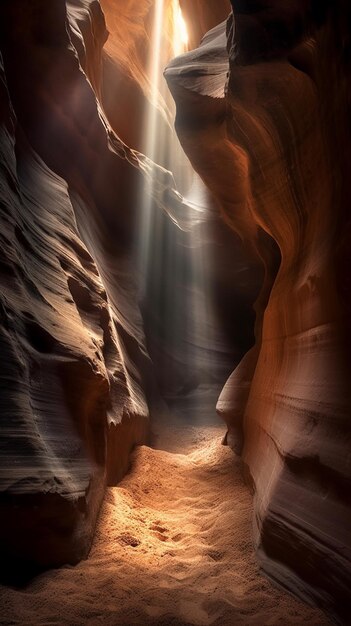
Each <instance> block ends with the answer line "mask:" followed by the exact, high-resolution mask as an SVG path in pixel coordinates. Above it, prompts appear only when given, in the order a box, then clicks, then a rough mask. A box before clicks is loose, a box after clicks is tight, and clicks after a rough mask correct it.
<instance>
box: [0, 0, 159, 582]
mask: <svg viewBox="0 0 351 626" xmlns="http://www.w3.org/2000/svg"><path fill="white" fill-rule="evenodd" d="M67 9H68V14H66V10H65V6H64V4H63V3H61V2H57V1H54V2H51V3H46V2H44V1H39V0H36V2H33V3H30V4H28V3H27V4H25V3H23V2H20V1H19V2H17V1H16V2H4V3H2V5H1V9H0V13H1V16H0V21H1V24H2V25H6V26H2V32H1V50H2V54H3V59H4V65H2V66H1V110H0V111H1V120H0V121H1V142H0V145H1V150H2V154H1V283H2V293H1V354H2V359H1V373H0V380H1V383H0V384H1V403H2V419H3V424H4V426H3V427H2V430H1V437H2V454H1V472H0V488H1V503H0V507H1V562H2V567H3V568H4V570H6V569H7V570H8V567H9V564H8V561H10V569H11V568H12V570H13V572H15V570H16V559H20V560H21V561H22V566H21V568H23V567H24V566H23V562H24V564H25V565H30V564H31V562H33V563H35V564H36V566H37V567H38V566H39V567H41V566H52V565H57V564H61V563H62V562H71V563H72V562H76V561H77V560H78V559H80V558H82V557H83V556H85V555H86V554H87V552H88V550H89V547H90V543H91V539H92V533H93V529H94V525H95V521H96V516H97V512H98V510H99V506H100V503H101V500H102V496H103V493H104V489H105V486H106V483H114V482H115V481H116V480H118V479H119V478H121V476H123V474H124V473H125V471H126V470H127V467H128V457H129V452H130V450H131V449H132V447H133V446H134V445H135V444H136V443H142V442H145V441H146V438H147V431H148V407H147V402H146V398H145V393H144V390H146V393H148V392H151V393H152V391H151V389H152V385H153V383H152V374H151V368H150V361H149V358H148V356H147V354H146V349H145V345H144V336H143V331H142V323H141V316H140V313H139V311H138V307H137V301H136V289H135V286H134V285H133V281H132V280H131V275H132V272H131V266H130V259H129V256H128V253H127V248H126V241H127V240H128V237H129V234H128V233H129V232H130V228H131V226H130V223H131V222H132V220H133V215H132V214H131V211H130V208H129V207H130V204H131V202H132V199H131V194H130V187H129V186H128V185H129V182H130V183H131V188H133V184H134V183H135V177H136V178H137V179H138V177H141V176H142V173H141V171H140V169H138V161H137V158H136V157H135V156H134V155H133V154H132V153H131V151H129V150H128V149H127V148H126V146H124V144H123V143H122V142H121V141H119V140H118V138H117V137H116V136H114V135H113V133H112V132H110V133H109V135H107V133H106V127H105V125H104V124H103V121H102V119H101V118H100V117H99V111H98V107H97V103H96V98H95V94H94V92H93V90H92V87H91V86H92V85H93V86H94V87H95V89H96V93H97V92H98V89H99V71H100V70H99V67H100V66H101V48H102V45H103V43H104V40H105V38H106V30H105V26H104V19H103V15H102V13H101V9H100V5H99V4H98V3H97V2H84V3H77V2H69V3H67ZM68 24H69V25H70V29H69V30H67V25H68ZM68 33H69V34H70V36H71V39H70V38H69V36H68ZM72 42H73V43H74V44H75V46H76V47H77V50H78V54H79V60H80V64H79V63H78V58H77V54H76V51H75V48H74V47H73V45H72ZM4 68H5V71H4ZM83 69H84V71H85V72H86V73H87V76H88V77H89V81H90V82H88V80H87V77H86V75H85V74H84V73H83V71H82V70H83ZM109 139H110V142H109ZM127 187H128V189H127ZM127 198H128V200H127ZM117 199H118V202H119V205H120V206H121V211H120V212H119V213H118V214H116V211H115V206H116V201H117ZM122 208H123V210H122ZM112 234H113V236H112ZM111 236H112V237H111ZM111 241H114V245H113V246H111ZM8 573H9V572H8V571H7V574H8ZM10 576H11V572H10Z"/></svg>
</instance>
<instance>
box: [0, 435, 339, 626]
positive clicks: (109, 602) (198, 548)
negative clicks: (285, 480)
mask: <svg viewBox="0 0 351 626" xmlns="http://www.w3.org/2000/svg"><path fill="white" fill-rule="evenodd" d="M156 432H157V434H158V437H157V438H156V439H155V445H157V446H158V447H163V448H167V449H168V450H171V451H164V450H155V449H151V448H148V447H145V446H143V447H141V448H139V449H137V450H136V452H135V454H134V457H133V467H132V471H131V473H130V474H129V475H128V476H127V477H126V478H125V479H124V480H123V481H122V482H121V483H120V485H119V487H114V488H111V489H109V490H108V493H107V496H106V500H105V504H104V506H103V510H102V513H101V516H100V521H99V524H98V529H97V534H96V538H95V543H94V546H93V549H92V552H91V554H90V557H89V559H88V560H87V561H85V562H82V563H80V564H79V565H78V566H76V567H67V568H63V569H61V570H56V571H51V572H49V573H46V574H44V575H42V576H41V577H39V578H38V579H37V580H36V581H35V582H34V583H32V584H31V585H30V586H29V587H28V588H26V589H25V590H21V591H15V590H8V589H4V588H3V589H2V592H1V596H0V603H1V606H2V607H3V609H2V621H1V624H26V626H40V625H44V624H45V626H53V625H54V624H60V625H61V624H70V625H71V626H75V625H78V624H107V625H111V626H112V625H114V626H115V625H118V624H123V625H132V624H150V625H151V624H155V625H159V626H161V625H164V626H166V624H172V625H179V626H180V625H181V624H183V625H190V624H194V625H195V624H196V625H204V626H205V625H207V624H217V625H218V626H229V625H237V624H242V625H251V624H255V625H257V626H262V625H273V624H284V625H296V624H306V623H309V624H310V625H311V626H312V625H314V626H324V625H326V624H328V623H329V622H328V621H327V620H326V618H325V617H324V616H323V615H322V614H321V613H319V612H318V611H317V610H314V609H311V608H309V607H307V606H305V605H303V604H302V603H300V602H298V601H297V600H295V599H293V598H292V597H290V596H289V595H287V594H285V593H284V592H282V591H279V590H277V589H276V588H274V587H273V586H272V585H271V583H270V582H269V581H268V580H267V579H266V578H264V577H263V576H262V575H261V574H260V573H259V572H258V568H257V565H256V562H255V557H254V554H253V551H252V547H251V515H252V499H251V495H250V493H249V491H248V489H247V487H246V486H245V484H244V483H243V480H242V477H241V473H240V465H239V461H238V459H237V458H235V456H234V455H233V453H232V452H231V450H230V449H229V448H227V447H224V446H222V445H221V439H222V437H223V428H222V427H221V425H217V424H216V425H213V424H209V425H207V426H203V427H198V428H195V427H186V426H182V424H181V423H179V424H178V425H175V426H173V427H170V426H169V425H168V427H167V428H163V427H162V426H159V427H158V428H156ZM179 450H182V451H183V452H184V451H185V452H186V453H187V454H180V453H178V451H179Z"/></svg>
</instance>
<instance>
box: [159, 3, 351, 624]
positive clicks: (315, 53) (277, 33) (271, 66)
mask: <svg viewBox="0 0 351 626" xmlns="http://www.w3.org/2000/svg"><path fill="white" fill-rule="evenodd" d="M232 5H233V13H232V14H231V16H230V17H229V19H228V21H227V22H224V23H223V24H222V25H221V26H218V27H216V28H215V29H213V30H212V31H210V32H209V33H208V34H207V35H206V36H205V37H204V39H203V41H202V43H201V46H200V47H199V48H198V49H196V50H194V51H191V52H189V53H188V54H187V55H184V56H182V57H180V58H178V59H175V60H174V61H173V62H172V63H171V64H170V65H169V67H168V68H167V71H166V77H167V80H168V83H169V85H170V88H171V90H172V93H173V95H174V98H175V100H176V103H177V120H176V125H177V130H178V133H179V136H180V139H181V142H182V145H183V147H184V149H185V151H186V152H187V154H188V156H189V157H190V160H191V162H192V164H193V166H194V167H195V169H196V170H197V171H198V173H199V174H200V176H201V177H202V179H203V180H204V181H205V182H206V184H207V185H208V186H209V188H210V189H211V192H212V194H213V195H214V197H215V198H216V199H217V200H218V202H219V204H220V210H221V213H222V216H223V218H224V220H225V221H226V223H227V224H229V225H230V227H231V228H232V229H233V231H235V232H236V233H237V234H238V235H239V236H240V237H241V238H242V239H243V241H244V244H245V245H246V247H247V250H248V253H249V254H250V255H252V258H257V259H258V258H260V259H261V263H262V266H263V267H264V268H265V280H264V284H263V288H262V291H261V294H260V296H259V298H258V300H257V302H256V306H255V309H256V328H255V335H256V342H255V346H254V348H252V350H251V351H250V352H249V353H248V354H247V355H246V356H245V358H244V359H243V361H242V362H241V363H240V365H239V366H238V367H237V369H236V370H235V371H234V373H233V374H232V375H231V376H230V378H229V380H228V382H227V384H226V386H225V388H224V390H223V392H222V394H221V396H220V398H219V401H218V407H217V408H218V412H219V414H220V415H221V416H222V417H223V418H224V420H225V421H226V422H227V425H228V434H227V441H228V443H229V444H230V445H231V446H232V447H233V448H234V450H236V451H237V452H239V453H241V454H242V458H243V461H244V464H245V467H246V473H247V476H248V479H249V480H250V482H251V483H252V486H253V489H254V493H255V496H254V497H255V514H254V539H255V544H256V548H257V553H258V556H259V559H260V562H261V565H262V567H263V569H264V570H265V571H266V572H267V573H268V574H269V575H270V576H271V577H272V578H274V579H275V580H276V581H277V582H278V583H279V584H281V585H282V586H283V587H285V588H287V589H289V590H290V591H292V592H293V593H296V594H298V595H300V596H301V597H303V598H304V599H306V600H307V601H312V602H315V603H317V604H318V605H319V606H322V607H324V608H326V609H327V610H328V611H330V612H331V614H332V615H333V616H334V618H335V619H336V620H337V621H340V623H349V622H348V619H349V617H350V584H351V581H350V570H351V567H350V565H351V564H350V561H351V541H350V540H351V534H350V527H351V526H350V524H351V509H350V496H349V494H350V478H351V468H350V434H351V429H350V400H351V398H350V385H349V380H350V350H349V348H350V289H349V284H350V283H349V263H348V259H349V252H348V250H349V245H350V221H349V220H350V218H349V205H350V203H349V196H350V190H349V185H348V175H347V168H348V163H349V152H350V145H351V144H350V121H349V114H348V111H349V105H350V87H349V79H350V75H349V67H350V66H349V58H350V8H349V6H348V4H347V3H346V2H342V1H341V2H335V3H327V2H323V3H318V4H317V3H313V2H299V1H297V0H296V1H295V2H289V3H284V7H283V6H282V3H279V2H266V1H265V0H262V1H253V2H251V1H245V0H243V1H235V0H233V2H232Z"/></svg>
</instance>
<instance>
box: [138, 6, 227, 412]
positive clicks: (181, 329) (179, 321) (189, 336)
mask: <svg viewBox="0 0 351 626" xmlns="http://www.w3.org/2000/svg"><path fill="white" fill-rule="evenodd" d="M167 6H169V5H167ZM188 40H189V38H188V32H187V27H186V24H185V21H184V18H183V15H182V12H181V9H180V6H179V0H172V4H171V7H170V10H169V11H168V10H166V2H165V0H155V2H154V14H153V27H152V34H151V40H150V46H149V49H150V58H149V65H148V78H149V82H150V93H149V100H148V105H147V110H146V111H145V136H144V142H143V150H142V151H143V153H144V154H145V155H146V157H147V158H148V159H149V161H147V163H146V165H145V170H147V171H148V174H149V175H148V176H147V177H146V182H145V184H144V187H143V189H142V192H141V207H140V209H141V210H140V219H139V233H138V241H137V258H138V264H139V273H140V276H141V281H140V287H139V300H140V302H141V305H142V307H143V302H144V303H145V302H149V303H150V302H152V305H151V308H152V312H151V314H152V315H153V316H154V318H155V320H156V321H157V323H158V324H159V326H158V328H159V332H160V338H159V341H160V344H161V345H162V349H164V350H165V351H166V352H167V351H168V355H169V356H170V358H169V360H168V361H167V358H168V357H165V368H164V369H167V368H169V370H170V371H169V372H166V377H167V381H168V383H169V385H170V388H172V384H173V383H174V385H175V383H176V382H177V381H178V380H179V369H180V370H184V371H185V374H184V380H185V387H184V390H182V389H177V388H176V387H174V397H176V398H179V397H181V396H182V395H183V396H186V395H187V393H188V392H187V389H186V387H187V388H189V380H190V379H191V378H193V379H194V380H195V379H196V380H197V383H196V384H197V385H198V384H199V385H200V389H199V393H197V392H195V394H194V395H191V394H190V396H191V397H190V396H189V395H188V396H187V397H189V404H188V405H187V406H185V407H184V408H185V412H187V411H189V410H191V412H192V415H193V416H194V414H195V418H196V412H197V409H198V406H197V405H198V402H202V398H201V397H200V396H201V394H202V387H201V384H202V382H203V381H204V385H205V387H206V384H208V383H209V381H210V378H211V376H209V375H208V369H209V367H210V366H209V361H211V359H210V358H209V354H210V352H209V351H213V355H214V354H218V350H217V348H218V342H217V338H216V337H215V336H214V335H213V328H215V327H216V324H215V320H214V314H213V311H212V303H211V294H210V293H209V287H208V276H209V269H208V267H209V263H210V260H209V259H208V258H206V259H205V258H204V257H205V255H204V252H203V251H204V247H203V242H200V241H199V230H198V229H196V228H195V222H196V221H197V220H198V218H199V216H200V221H201V220H202V221H203V217H201V216H205V219H208V218H207V217H206V216H207V215H208V209H209V203H208V196H207V191H206V188H205V185H204V184H203V183H202V181H201V180H200V178H199V177H198V176H197V175H196V174H195V172H194V170H193V168H192V166H191V164H190V162H189V160H188V158H187V156H186V155H185V153H184V151H183V149H182V147H181V146H180V143H179V140H178V137H177V135H176V132H175V129H174V119H175V105H174V102H173V99H172V97H171V94H170V92H169V90H168V87H167V84H166V81H165V79H164V77H163V70H164V67H165V66H166V64H167V62H168V61H169V60H170V59H171V58H172V57H174V56H179V55H181V54H184V53H185V52H186V51H187V46H188ZM167 55H168V57H167ZM154 163H156V164H159V165H161V166H162V167H164V168H165V169H168V170H170V171H171V172H172V173H173V176H174V179H175V182H176V185H177V189H178V190H179V192H180V193H181V194H182V196H183V198H185V200H184V202H183V207H184V210H185V211H186V212H187V213H188V214H189V218H188V222H189V224H190V226H192V227H193V228H194V230H193V232H190V233H187V235H186V236H184V233H182V232H181V231H180V230H178V229H177V228H175V226H174V224H173V223H170V220H169V219H168V217H167V218H165V214H164V213H163V212H162V209H160V208H159V207H158V206H157V203H156V202H155V198H156V196H157V194H158V193H159V192H160V190H161V192H162V188H163V185H164V188H166V186H167V185H165V184H164V181H163V180H162V168H160V167H155V166H154V165H153V164H154ZM164 172H165V173H164V180H165V181H166V182H167V181H168V185H169V182H170V181H169V179H167V177H166V174H167V172H166V171H165V170H164ZM173 184H174V181H173ZM179 197H180V198H181V196H179ZM166 210H167V207H166ZM171 217H172V215H171ZM174 221H175V223H177V219H176V218H175V219H174ZM204 232H205V231H204V230H202V231H201V234H202V235H203V234H204ZM201 234H200V237H201ZM207 250H208V249H207ZM207 254H208V253H207ZM161 358H162V357H161ZM172 363H176V365H174V366H173V365H172ZM173 367H174V368H175V370H174V371H175V372H176V373H175V374H174V371H173V369H172V368H173ZM172 372H173V373H172ZM172 377H173V378H172ZM180 378H181V376H180ZM187 379H188V382H187ZM190 387H191V384H190ZM206 393H207V392H206ZM215 401H216V399H215V398H212V399H211V401H210V403H211V406H209V410H211V411H212V414H213V413H214V405H215ZM186 403H187V400H186V402H185V405H186ZM198 413H199V415H200V414H201V412H200V411H198Z"/></svg>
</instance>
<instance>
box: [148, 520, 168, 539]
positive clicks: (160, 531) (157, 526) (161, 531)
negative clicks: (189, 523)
mask: <svg viewBox="0 0 351 626" xmlns="http://www.w3.org/2000/svg"><path fill="white" fill-rule="evenodd" d="M150 529H151V530H152V531H153V534H154V535H155V537H157V539H159V540H160V541H167V540H168V537H167V535H165V533H166V532H167V531H168V528H166V527H165V526H161V522H154V523H153V524H152V525H151V526H150Z"/></svg>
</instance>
